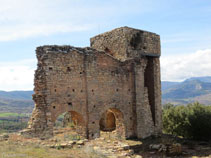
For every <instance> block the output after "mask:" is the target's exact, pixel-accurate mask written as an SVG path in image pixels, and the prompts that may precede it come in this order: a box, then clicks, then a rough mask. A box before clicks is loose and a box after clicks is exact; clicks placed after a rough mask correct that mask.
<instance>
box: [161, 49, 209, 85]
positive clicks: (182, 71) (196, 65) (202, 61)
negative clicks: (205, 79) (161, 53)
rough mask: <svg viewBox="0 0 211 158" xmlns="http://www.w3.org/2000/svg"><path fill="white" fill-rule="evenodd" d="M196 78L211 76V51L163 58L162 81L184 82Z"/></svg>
mask: <svg viewBox="0 0 211 158" xmlns="http://www.w3.org/2000/svg"><path fill="white" fill-rule="evenodd" d="M194 76H211V49H206V50H199V51H197V52H195V53H191V54H183V55H172V56H168V57H161V80H163V81H182V80H184V79H187V78H189V77H194Z"/></svg>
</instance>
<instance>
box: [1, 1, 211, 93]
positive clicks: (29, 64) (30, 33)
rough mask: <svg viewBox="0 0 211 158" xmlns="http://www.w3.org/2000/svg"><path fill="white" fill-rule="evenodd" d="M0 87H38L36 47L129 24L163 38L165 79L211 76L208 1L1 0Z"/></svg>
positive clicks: (79, 41) (85, 40)
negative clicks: (34, 82) (34, 79)
mask: <svg viewBox="0 0 211 158" xmlns="http://www.w3.org/2000/svg"><path fill="white" fill-rule="evenodd" d="M0 2H1V5H0V73H1V77H0V90H17V89H18V90H29V89H32V88H33V73H34V70H35V69H36V57H35V49H36V47H37V46H40V45H48V44H58V45H73V46H81V47H83V46H89V38H90V37H92V36H95V35H97V34H99V33H103V32H105V31H109V30H111V29H114V28H116V27H121V26H129V27H134V28H138V29H143V30H147V31H151V32H155V33H157V34H159V35H160V36H161V46H162V58H161V68H162V71H161V75H162V80H169V81H182V80H184V79H186V78H188V77H192V76H207V75H211V71H210V70H211V64H210V63H211V62H210V61H211V1H209V0H185V1H184V0H171V1H169V0H159V1H158V0H100V1H99V0H89V1H87V0H18V1H17V0H7V1H5V0H4V1H3V0H0Z"/></svg>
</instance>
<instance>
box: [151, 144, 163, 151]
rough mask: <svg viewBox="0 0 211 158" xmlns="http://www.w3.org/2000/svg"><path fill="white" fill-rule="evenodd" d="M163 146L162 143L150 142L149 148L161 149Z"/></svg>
mask: <svg viewBox="0 0 211 158" xmlns="http://www.w3.org/2000/svg"><path fill="white" fill-rule="evenodd" d="M160 147H161V144H150V145H149V148H150V149H153V150H159V149H160Z"/></svg>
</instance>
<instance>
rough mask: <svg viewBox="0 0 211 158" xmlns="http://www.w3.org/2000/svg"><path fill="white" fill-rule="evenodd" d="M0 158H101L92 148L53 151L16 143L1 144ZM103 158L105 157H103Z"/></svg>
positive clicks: (38, 146)
mask: <svg viewBox="0 0 211 158" xmlns="http://www.w3.org/2000/svg"><path fill="white" fill-rule="evenodd" d="M0 146H1V148H0V158H9V157H14V158H99V157H101V156H100V155H98V154H97V153H95V152H94V151H93V150H92V149H91V148H88V147H86V148H81V149H80V148H73V149H60V150H58V149H51V148H47V147H43V146H42V147H41V146H40V145H37V144H35V145H33V144H28V145H23V146H21V145H20V144H17V143H15V142H11V141H10V142H1V143H0ZM102 158H103V157H102Z"/></svg>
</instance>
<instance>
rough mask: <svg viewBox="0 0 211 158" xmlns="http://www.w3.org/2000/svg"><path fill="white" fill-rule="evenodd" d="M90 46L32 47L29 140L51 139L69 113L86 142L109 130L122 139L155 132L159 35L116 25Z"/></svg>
mask: <svg viewBox="0 0 211 158" xmlns="http://www.w3.org/2000/svg"><path fill="white" fill-rule="evenodd" d="M90 42H91V47H87V48H77V47H72V46H56V45H52V46H42V47H38V48H37V49H36V55H37V59H38V64H37V65H38V67H37V70H36V73H35V79H34V86H35V88H34V92H35V94H34V95H33V100H34V102H35V108H34V110H33V113H32V117H31V119H30V121H29V125H28V128H27V129H26V130H24V131H23V133H25V134H30V135H32V136H38V137H43V136H52V135H53V126H54V123H55V120H56V119H57V117H58V116H59V115H60V114H62V113H64V112H69V113H70V114H71V116H74V118H73V119H75V120H76V122H78V124H80V126H81V127H82V128H81V129H82V130H81V133H82V134H84V136H85V137H86V138H89V139H92V138H96V137H100V130H103V129H107V130H113V129H115V130H116V132H117V133H120V134H121V135H124V137H125V138H134V137H136V138H145V137H148V136H150V135H155V134H159V133H161V129H162V122H161V83H160V61H159V57H160V37H159V35H157V34H154V33H151V32H146V31H142V30H138V29H133V28H129V27H121V28H117V29H114V30H112V31H110V32H106V33H103V34H100V35H97V36H95V37H93V38H91V39H90Z"/></svg>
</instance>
